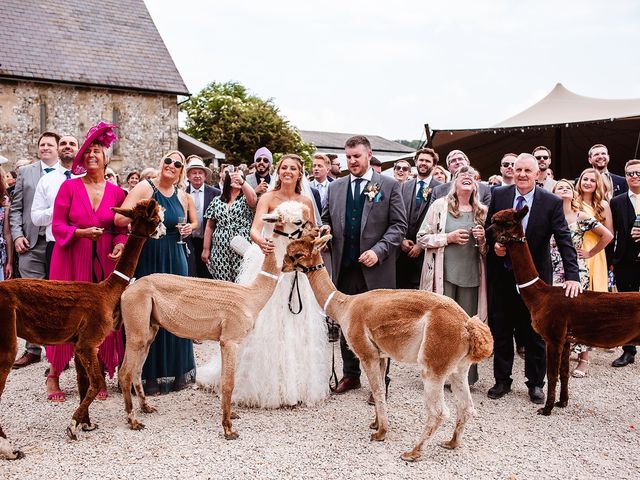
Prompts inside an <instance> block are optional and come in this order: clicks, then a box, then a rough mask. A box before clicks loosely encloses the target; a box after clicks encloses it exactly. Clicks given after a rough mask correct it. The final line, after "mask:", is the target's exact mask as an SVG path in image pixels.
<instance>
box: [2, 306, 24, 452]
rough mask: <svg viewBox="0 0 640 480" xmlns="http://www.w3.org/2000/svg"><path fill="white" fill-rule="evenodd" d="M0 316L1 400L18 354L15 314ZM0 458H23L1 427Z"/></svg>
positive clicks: (9, 313)
mask: <svg viewBox="0 0 640 480" xmlns="http://www.w3.org/2000/svg"><path fill="white" fill-rule="evenodd" d="M0 315H2V318H4V319H5V320H4V321H3V322H4V324H5V330H4V331H3V332H2V333H1V334H0V398H2V392H4V387H5V385H6V383H7V377H8V376H9V372H10V371H11V367H12V365H13V362H14V361H15V359H16V353H18V342H17V339H16V319H15V314H13V313H12V312H5V311H2V312H0ZM7 327H8V328H7ZM0 456H3V457H4V458H6V459H7V460H18V459H20V458H23V457H24V453H22V452H21V451H20V450H16V449H14V448H13V445H11V442H10V441H9V440H8V439H7V436H6V435H5V433H4V431H3V430H2V426H0Z"/></svg>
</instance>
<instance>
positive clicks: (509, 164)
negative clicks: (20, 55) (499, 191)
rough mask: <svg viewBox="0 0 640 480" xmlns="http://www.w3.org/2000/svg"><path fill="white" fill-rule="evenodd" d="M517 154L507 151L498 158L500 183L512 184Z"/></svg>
mask: <svg viewBox="0 0 640 480" xmlns="http://www.w3.org/2000/svg"><path fill="white" fill-rule="evenodd" d="M516 158H518V156H517V155H516V154H515V153H507V154H505V156H504V157H502V160H500V176H502V185H513V184H514V183H515V180H514V179H513V166H514V165H515V163H516Z"/></svg>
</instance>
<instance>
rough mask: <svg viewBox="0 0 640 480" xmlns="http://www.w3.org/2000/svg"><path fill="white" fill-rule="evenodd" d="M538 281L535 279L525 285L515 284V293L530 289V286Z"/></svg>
mask: <svg viewBox="0 0 640 480" xmlns="http://www.w3.org/2000/svg"><path fill="white" fill-rule="evenodd" d="M538 280H540V277H536V278H534V279H533V280H530V281H528V282H527V283H520V284H516V290H517V292H518V293H520V289H522V288H527V287H530V286H531V285H533V284H534V283H536V282H537V281H538Z"/></svg>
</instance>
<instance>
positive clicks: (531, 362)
mask: <svg viewBox="0 0 640 480" xmlns="http://www.w3.org/2000/svg"><path fill="white" fill-rule="evenodd" d="M496 276H497V275H496ZM490 289H491V292H490V295H489V328H490V329H491V334H492V335H493V342H494V355H493V376H494V377H495V380H496V383H506V384H508V385H511V382H512V379H511V373H512V370H513V355H514V351H513V333H514V330H518V331H519V332H520V333H521V335H522V341H523V346H524V347H525V357H524V375H525V377H526V378H527V382H526V384H527V386H528V387H529V388H531V387H541V388H542V387H543V386H544V377H545V373H546V352H545V343H544V340H543V339H542V337H541V336H540V335H538V334H537V333H536V332H535V331H534V330H533V327H532V326H531V316H530V315H529V310H527V307H526V306H525V304H524V302H523V301H522V298H521V297H520V295H519V294H518V292H517V291H516V288H515V283H514V280H513V278H508V277H503V278H495V279H493V281H492V282H491V283H490Z"/></svg>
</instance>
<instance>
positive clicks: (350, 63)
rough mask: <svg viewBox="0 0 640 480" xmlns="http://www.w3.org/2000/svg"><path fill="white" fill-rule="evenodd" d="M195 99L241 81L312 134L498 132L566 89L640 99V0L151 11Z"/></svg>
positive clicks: (170, 5)
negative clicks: (426, 127) (214, 85)
mask: <svg viewBox="0 0 640 480" xmlns="http://www.w3.org/2000/svg"><path fill="white" fill-rule="evenodd" d="M145 3H146V4H147V7H148V9H149V11H150V13H151V16H152V17H153V20H154V21H155V23H156V25H157V27H158V29H159V31H160V34H161V35H162V38H163V39H164V41H165V43H166V45H167V47H168V49H169V52H170V53H171V55H172V57H173V59H174V61H175V63H176V65H177V67H178V70H179V71H180V73H181V74H182V77H183V78H184V80H185V82H186V84H187V87H188V88H189V90H190V92H191V93H192V94H195V93H197V92H198V91H199V90H200V89H202V88H203V87H204V86H206V85H207V84H208V83H210V82H212V81H216V82H226V81H229V80H235V81H239V82H240V83H242V84H243V85H245V86H246V87H247V88H249V89H250V90H251V91H252V92H253V93H254V94H256V95H258V96H260V97H262V98H273V100H274V102H275V104H276V105H277V106H278V107H279V108H280V110H281V111H282V113H283V114H284V115H285V116H286V117H287V118H288V119H289V120H290V121H291V123H292V124H293V125H295V126H296V127H298V128H299V129H302V130H325V131H335V132H345V133H364V134H376V135H382V136H383V137H387V138H391V139H396V138H405V139H414V138H421V137H423V136H424V135H423V124H424V123H429V124H430V125H431V126H432V128H470V127H485V126H490V125H493V124H495V123H498V122H500V121H501V120H504V119H505V118H507V117H510V116H512V115H513V114H515V113H518V112H519V111H521V110H523V109H524V108H526V107H528V106H529V105H530V104H532V103H534V102H535V101H537V100H539V99H541V98H542V97H543V96H545V95H546V94H547V93H548V92H549V91H550V90H551V89H552V88H553V87H554V85H555V84H556V83H557V82H562V83H563V84H564V86H565V87H567V88H568V89H569V90H572V91H574V92H575V93H578V94H581V95H587V96H593V97H601V98H634V97H640V62H639V61H638V47H640V2H637V1H610V2H604V1H602V0H599V1H592V0H581V1H573V0H572V1H565V0H556V1H546V0H545V1H541V0H538V1H524V0H522V1H518V2H516V1H508V0H496V1H488V0H487V1H480V0H476V1H473V0H468V1H452V0H448V1H441V2H431V1H424V0H422V1H403V0H397V1H389V0H386V1H382V2H377V1H373V0H369V1H361V0H339V1H335V0H324V1H321V2H306V1H301V0H297V1H291V0H283V1H278V0H276V1H271V2H269V1H264V0H263V1H254V0H249V1H238V0H216V1H205V0H180V1H175V0H145Z"/></svg>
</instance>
